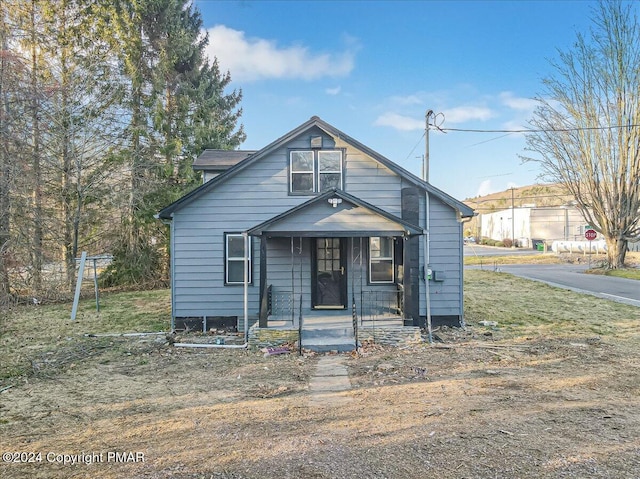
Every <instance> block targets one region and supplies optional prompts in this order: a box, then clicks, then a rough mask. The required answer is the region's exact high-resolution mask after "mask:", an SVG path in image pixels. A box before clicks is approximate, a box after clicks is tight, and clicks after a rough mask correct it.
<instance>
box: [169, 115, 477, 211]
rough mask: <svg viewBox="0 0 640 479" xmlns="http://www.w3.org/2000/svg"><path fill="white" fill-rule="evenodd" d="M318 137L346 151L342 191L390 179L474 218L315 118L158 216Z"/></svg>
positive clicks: (461, 205) (326, 145)
mask: <svg viewBox="0 0 640 479" xmlns="http://www.w3.org/2000/svg"><path fill="white" fill-rule="evenodd" d="M317 136H322V148H344V149H345V151H347V156H346V158H345V164H346V165H347V166H346V174H345V178H344V181H345V187H344V189H345V190H346V191H349V192H351V191H352V190H353V192H354V193H357V189H358V187H360V188H361V189H362V190H363V191H369V192H370V191H372V185H373V186H374V187H375V186H376V185H377V184H388V181H387V180H389V179H390V178H392V177H397V180H398V181H402V182H406V183H407V184H411V185H413V186H417V187H418V188H420V189H422V190H425V191H427V192H428V193H429V194H431V195H434V196H435V197H436V198H438V199H440V200H441V201H442V202H444V203H445V204H447V205H449V206H450V207H451V208H453V209H455V210H456V211H457V212H458V213H459V214H460V216H461V217H463V218H464V217H472V216H473V214H474V213H473V210H472V209H471V208H469V207H468V206H467V205H465V204H464V203H462V202H460V201H458V200H456V199H454V198H453V197H451V196H449V195H447V194H446V193H444V192H443V191H441V190H439V189H437V188H435V187H434V186H432V185H431V184H429V183H427V182H425V181H423V180H421V179H420V178H418V177H417V176H415V175H414V174H412V173H410V172H409V171H407V170H405V169H404V168H402V167H400V166H399V165H397V164H396V163H394V162H392V161H390V160H388V159H387V158H385V157H384V156H382V155H380V154H379V153H377V152H375V151H374V150H372V149H371V148H369V147H367V146H365V145H363V144H362V143H360V142H358V141H357V140H355V139H353V138H351V137H350V136H348V135H346V134H345V133H343V132H341V131H340V130H338V129H337V128H335V127H333V126H331V125H330V124H328V123H326V122H324V121H323V120H321V119H320V118H318V117H317V116H314V117H312V118H311V119H310V120H308V121H307V122H305V123H303V124H302V125H300V126H299V127H297V128H295V129H294V130H291V131H290V132H289V133H287V134H286V135H284V136H282V137H281V138H279V139H277V140H276V141H274V142H272V143H270V144H269V145H267V146H266V147H264V148H263V149H261V150H259V151H257V152H255V153H253V154H250V155H248V156H247V157H246V158H245V159H244V160H242V161H239V162H238V163H236V164H235V165H234V166H232V167H230V168H228V169H227V170H226V171H224V172H223V173H222V174H220V175H218V176H216V177H215V178H213V179H212V180H211V181H208V182H206V183H205V184H203V185H201V186H200V187H199V188H196V189H195V190H193V191H192V192H190V193H188V194H187V195H185V196H183V197H182V198H180V199H179V200H177V201H176V202H174V203H172V204H171V205H169V206H167V207H166V208H164V209H162V210H161V211H160V212H159V214H158V217H159V218H162V219H171V217H172V215H173V213H174V212H175V211H177V210H179V209H180V208H182V207H183V206H185V205H187V204H189V203H190V202H191V201H193V200H195V199H196V198H198V197H200V196H201V195H203V194H206V192H207V191H210V190H213V189H215V188H217V187H218V185H220V184H222V183H224V182H226V181H228V180H229V179H230V178H232V177H234V176H235V175H237V174H239V173H240V172H241V171H244V170H245V169H246V168H248V167H249V166H251V165H253V164H254V163H256V162H259V161H262V160H263V159H264V158H265V157H268V156H269V155H272V154H274V153H277V152H280V153H282V151H283V150H284V149H286V148H291V147H297V148H312V145H311V138H314V137H317ZM295 145H297V146H295ZM231 156H234V158H236V159H237V158H238V156H239V155H236V154H233V153H231ZM284 160H285V164H286V165H288V159H287V158H285V159H284ZM358 163H359V164H358ZM372 165H374V166H372ZM358 167H360V168H361V173H365V172H367V173H368V174H365V175H364V176H366V178H363V175H362V174H360V175H358V174H357V173H356V172H355V171H354V170H355V169H356V168H358ZM374 172H375V173H374ZM355 178H357V179H358V181H357V182H355V181H352V182H351V184H349V180H350V179H351V180H353V179H355ZM287 181H288V180H287Z"/></svg>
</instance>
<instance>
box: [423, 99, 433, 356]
mask: <svg viewBox="0 0 640 479" xmlns="http://www.w3.org/2000/svg"><path fill="white" fill-rule="evenodd" d="M432 116H434V114H433V110H428V111H427V113H426V114H425V115H424V123H425V124H424V165H423V166H422V179H423V180H424V181H425V182H426V183H428V182H429V118H430V117H432ZM424 209H425V214H424V218H425V225H424V226H425V227H424V233H425V235H424V236H423V238H424V239H423V245H424V291H425V308H426V318H425V319H426V321H427V332H428V336H429V344H433V332H432V329H431V291H430V289H431V285H430V282H431V275H430V269H429V266H430V265H429V263H430V258H429V249H430V245H429V242H430V237H429V236H430V233H429V225H430V222H431V218H430V216H431V211H430V210H431V207H430V205H429V191H428V190H426V189H425V191H424Z"/></svg>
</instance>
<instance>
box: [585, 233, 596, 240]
mask: <svg viewBox="0 0 640 479" xmlns="http://www.w3.org/2000/svg"><path fill="white" fill-rule="evenodd" d="M597 236H598V233H596V230H587V231H585V232H584V237H585V238H587V239H588V240H589V241H593V240H594V239H596V238H597Z"/></svg>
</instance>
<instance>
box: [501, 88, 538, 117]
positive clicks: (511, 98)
mask: <svg viewBox="0 0 640 479" xmlns="http://www.w3.org/2000/svg"><path fill="white" fill-rule="evenodd" d="M500 101H502V104H503V105H505V106H507V107H509V108H511V109H513V110H519V111H524V112H533V110H535V108H536V106H537V105H538V102H537V101H536V100H534V99H532V98H523V97H517V96H515V95H514V94H513V93H512V92H510V91H504V92H502V93H500Z"/></svg>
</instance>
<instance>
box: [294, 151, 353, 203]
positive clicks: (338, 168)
mask: <svg viewBox="0 0 640 479" xmlns="http://www.w3.org/2000/svg"><path fill="white" fill-rule="evenodd" d="M329 188H340V189H342V150H294V151H291V152H290V156H289V192H290V193H294V194H306V195H311V194H314V193H318V192H322V191H325V190H327V189H329Z"/></svg>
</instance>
